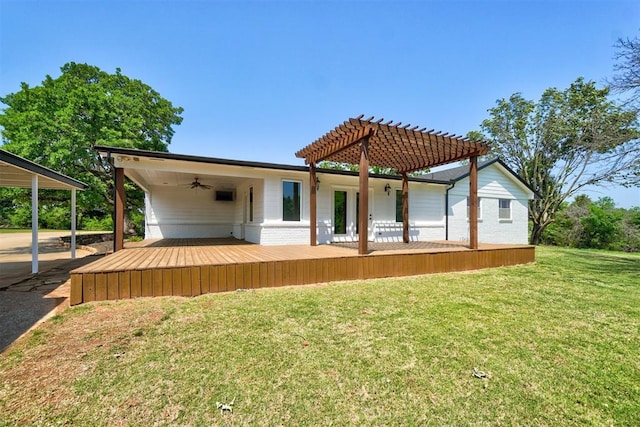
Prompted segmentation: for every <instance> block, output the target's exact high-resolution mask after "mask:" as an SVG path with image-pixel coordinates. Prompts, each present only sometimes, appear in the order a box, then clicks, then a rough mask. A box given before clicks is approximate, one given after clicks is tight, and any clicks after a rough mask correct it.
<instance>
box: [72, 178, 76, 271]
mask: <svg viewBox="0 0 640 427" xmlns="http://www.w3.org/2000/svg"><path fill="white" fill-rule="evenodd" d="M71 259H76V189H75V188H72V189H71Z"/></svg>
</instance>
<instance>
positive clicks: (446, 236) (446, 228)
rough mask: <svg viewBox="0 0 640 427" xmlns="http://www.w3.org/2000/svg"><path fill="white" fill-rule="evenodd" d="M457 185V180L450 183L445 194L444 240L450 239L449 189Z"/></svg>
mask: <svg viewBox="0 0 640 427" xmlns="http://www.w3.org/2000/svg"><path fill="white" fill-rule="evenodd" d="M455 186H456V182H455V181H453V182H452V183H451V184H449V187H448V188H447V191H446V193H445V196H444V240H449V190H451V189H453V187H455Z"/></svg>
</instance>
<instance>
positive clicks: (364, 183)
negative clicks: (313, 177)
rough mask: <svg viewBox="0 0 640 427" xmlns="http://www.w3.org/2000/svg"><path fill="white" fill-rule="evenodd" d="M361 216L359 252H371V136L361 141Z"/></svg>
mask: <svg viewBox="0 0 640 427" xmlns="http://www.w3.org/2000/svg"><path fill="white" fill-rule="evenodd" d="M359 199H360V200H359V202H360V207H359V210H360V217H359V218H358V221H359V224H358V232H359V238H358V243H359V244H358V253H359V254H360V255H366V254H368V253H369V248H368V242H367V239H368V238H369V137H368V136H367V137H365V138H364V139H363V140H362V142H361V143H360V198H359Z"/></svg>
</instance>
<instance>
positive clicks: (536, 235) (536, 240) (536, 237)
mask: <svg viewBox="0 0 640 427" xmlns="http://www.w3.org/2000/svg"><path fill="white" fill-rule="evenodd" d="M549 224H551V221H548V222H543V223H542V224H537V223H536V222H535V220H534V221H533V227H532V229H531V237H530V238H529V244H531V245H539V244H540V240H541V239H542V233H544V230H545V229H546V228H547V226H548V225H549Z"/></svg>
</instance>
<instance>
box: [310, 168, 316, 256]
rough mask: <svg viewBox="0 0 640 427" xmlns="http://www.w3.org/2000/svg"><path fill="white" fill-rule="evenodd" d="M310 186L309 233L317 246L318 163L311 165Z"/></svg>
mask: <svg viewBox="0 0 640 427" xmlns="http://www.w3.org/2000/svg"><path fill="white" fill-rule="evenodd" d="M309 187H310V188H311V197H310V201H309V235H310V238H311V246H317V244H318V238H317V237H318V236H317V227H318V211H317V203H316V192H317V191H318V187H317V182H316V164H315V163H311V164H310V165H309Z"/></svg>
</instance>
